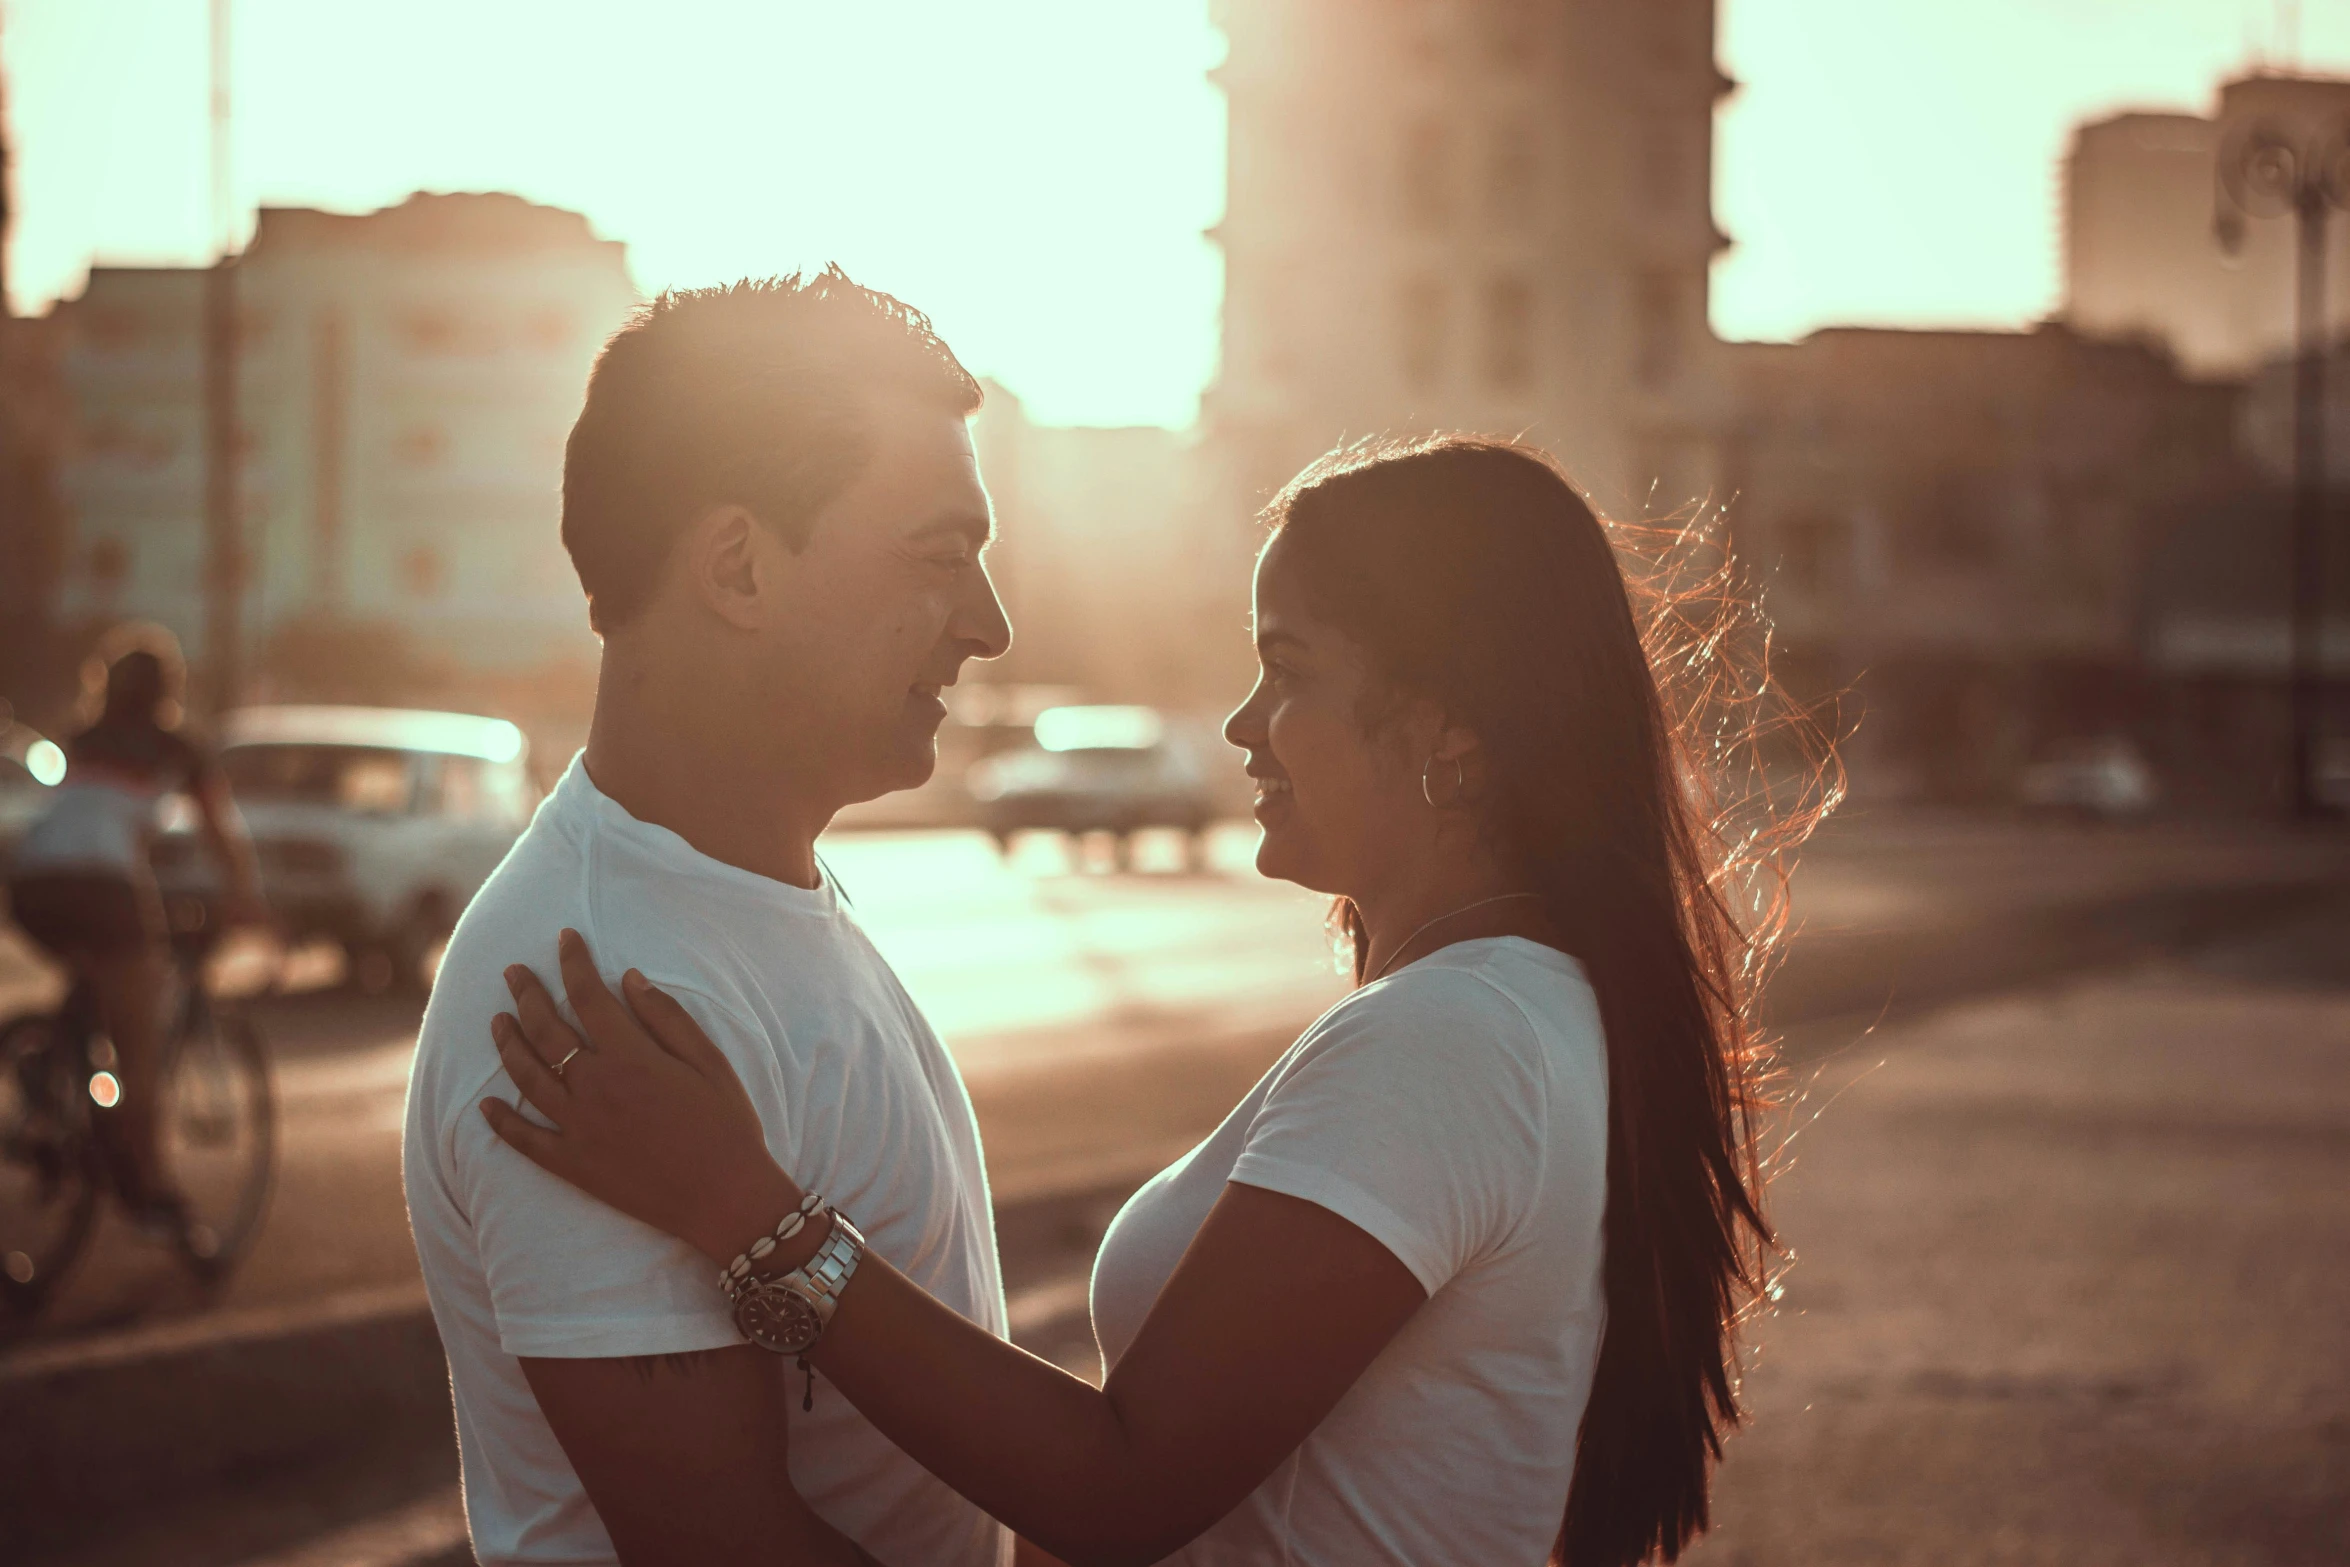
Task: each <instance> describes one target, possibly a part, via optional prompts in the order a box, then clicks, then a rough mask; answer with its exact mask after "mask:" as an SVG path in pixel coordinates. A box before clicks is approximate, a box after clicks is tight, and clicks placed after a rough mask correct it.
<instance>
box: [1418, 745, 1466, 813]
mask: <svg viewBox="0 0 2350 1567" xmlns="http://www.w3.org/2000/svg"><path fill="white" fill-rule="evenodd" d="M1435 768H1436V758H1435V757H1433V756H1431V757H1430V758H1428V765H1427V766H1426V767H1423V768H1421V769H1420V798H1421V799H1423V800H1425V801H1427V802H1428V807H1429V809H1431V810H1436V811H1441V810H1443V809H1444V806H1443V805H1438V804H1437V803H1436V791H1435V790H1433V789H1431V788H1429V787H1428V775H1429V773H1431V772H1433V771H1434V770H1435ZM1468 792H1469V770H1468V769H1467V768H1466V767H1464V766H1462V765H1461V759H1460V758H1459V757H1457V756H1456V757H1454V758H1453V759H1452V798H1451V799H1450V800H1448V801H1446V802H1445V804H1447V805H1458V804H1460V803H1461V796H1462V795H1464V794H1466V793H1468Z"/></svg>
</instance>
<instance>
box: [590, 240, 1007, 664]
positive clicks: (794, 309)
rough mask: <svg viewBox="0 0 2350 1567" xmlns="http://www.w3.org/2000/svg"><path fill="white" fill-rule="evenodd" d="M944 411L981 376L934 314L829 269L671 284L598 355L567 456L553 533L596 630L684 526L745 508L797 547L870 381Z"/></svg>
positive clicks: (824, 498)
mask: <svg viewBox="0 0 2350 1567" xmlns="http://www.w3.org/2000/svg"><path fill="white" fill-rule="evenodd" d="M877 391H897V392H904V393H910V394H912V395H914V396H915V397H917V398H924V399H928V400H929V401H931V402H933V403H934V404H935V405H936V406H938V407H939V408H941V409H943V410H945V411H947V412H949V413H954V414H965V415H967V414H969V413H971V412H972V411H973V410H975V409H976V408H978V406H979V403H980V396H981V394H980V390H979V383H978V382H977V381H975V380H973V379H972V377H971V373H970V372H969V371H968V370H966V369H964V368H963V365H962V362H961V361H960V360H958V359H956V358H955V355H954V352H953V350H951V349H949V348H948V347H947V345H946V344H945V343H944V342H942V341H941V340H940V339H939V336H938V334H937V333H936V332H935V331H933V330H932V328H931V325H930V319H929V317H927V316H925V315H923V314H922V312H921V311H919V310H916V309H914V308H913V307H912V306H910V305H907V304H905V303H904V302H903V301H901V300H898V299H894V298H892V297H891V296H890V295H888V294H884V293H881V292H880V291H879V290H876V289H870V288H866V287H864V286H863V285H861V284H859V283H856V282H854V281H852V280H851V279H850V278H849V276H848V274H847V273H845V272H843V271H841V269H840V268H839V267H838V266H828V267H826V268H825V269H824V270H823V271H821V272H818V273H814V274H812V275H810V274H803V273H794V274H792V275H791V276H789V277H771V278H744V279H742V280H741V281H739V282H735V283H729V284H725V285H722V286H720V287H715V288H693V289H673V290H670V291H667V292H665V293H663V294H661V295H660V296H659V297H658V298H656V299H654V300H653V301H652V302H651V303H649V304H646V305H643V306H641V307H639V308H638V310H637V311H636V313H635V314H634V315H632V316H631V317H630V318H629V320H628V323H627V324H626V325H625V326H623V327H621V329H620V330H619V331H617V332H615V333H614V334H613V335H612V337H611V339H610V341H608V342H606V343H605V345H604V349H603V352H602V353H601V354H600V355H598V356H597V359H596V366H595V370H594V372H593V373H592V374H591V375H590V376H589V377H588V389H587V404H586V406H585V407H584V408H583V409H581V411H580V415H579V422H578V423H576V424H574V425H573V426H572V427H571V439H570V441H569V442H568V443H567V444H566V446H565V448H564V453H563V547H564V548H565V549H566V550H568V551H570V553H571V564H572V567H573V569H574V570H576V571H577V572H578V573H579V585H580V587H581V588H582V589H584V590H585V591H586V593H587V598H588V620H589V623H590V624H591V625H593V626H594V627H595V628H596V629H597V630H598V631H608V630H610V629H612V628H613V627H615V626H618V625H621V624H623V623H625V622H626V621H628V620H629V619H630V618H631V617H633V616H634V615H636V614H637V613H638V612H639V611H640V610H642V609H643V608H644V606H645V604H646V603H647V602H648V601H649V600H650V598H651V596H652V592H653V588H654V586H655V584H656V583H657V582H658V581H659V579H660V575H661V569H662V566H663V565H664V563H665V562H666V561H667V559H668V555H669V550H670V547H671V545H672V543H673V542H674V541H675V539H676V538H677V536H678V534H679V532H680V531H681V530H682V529H683V528H684V526H685V525H686V524H687V523H688V522H689V521H691V520H692V519H693V518H694V517H695V516H696V515H698V514H699V513H701V512H702V511H704V510H706V509H708V508H709V507H711V506H720V505H726V504H729V503H732V504H736V505H740V506H743V507H746V508H747V509H748V510H749V511H750V512H751V513H752V515H754V516H756V517H757V518H758V519H759V520H760V522H761V523H762V524H764V525H765V526H767V527H768V528H771V529H773V530H774V531H775V532H776V534H777V535H779V536H780V537H781V538H782V539H783V540H784V542H785V543H786V544H788V545H789V546H790V547H791V548H793V549H795V550H797V549H801V548H804V547H805V546H806V544H807V541H808V535H809V531H810V529H811V528H812V527H813V525H814V523H815V519H816V516H817V514H818V513H820V512H821V511H823V509H824V508H825V507H826V506H827V505H828V504H830V503H831V502H832V501H833V500H834V499H835V498H836V497H837V496H838V495H839V494H840V492H841V491H842V490H844V489H846V488H847V487H848V486H849V484H850V483H852V482H853V481H854V480H855V479H856V478H857V477H858V475H860V474H861V473H863V472H864V469H865V465H866V464H867V462H869V461H870V460H871V457H872V446H873V442H872V433H871V429H870V425H869V420H870V417H871V415H870V412H869V409H868V407H867V395H866V394H869V393H872V392H877Z"/></svg>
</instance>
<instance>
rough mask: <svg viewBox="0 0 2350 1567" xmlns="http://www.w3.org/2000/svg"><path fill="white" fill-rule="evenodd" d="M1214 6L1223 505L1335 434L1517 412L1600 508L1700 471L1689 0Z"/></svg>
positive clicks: (1701, 97) (1712, 425)
mask: <svg viewBox="0 0 2350 1567" xmlns="http://www.w3.org/2000/svg"><path fill="white" fill-rule="evenodd" d="M1215 17H1216V21H1217V25H1219V26H1220V27H1221V28H1222V29H1223V31H1224V34H1225V36H1226V38H1227V39H1228V40H1229V44H1230V48H1229V53H1228V56H1227V58H1226V60H1225V62H1224V63H1223V64H1222V65H1221V66H1219V67H1218V68H1217V70H1216V72H1215V76H1216V80H1217V82H1218V83H1219V84H1220V85H1221V86H1222V87H1223V89H1224V92H1225V94H1226V97H1227V99H1228V101H1229V148H1230V150H1229V154H1228V158H1229V173H1228V180H1227V186H1228V190H1227V204H1226V209H1225V216H1224V219H1223V221H1222V222H1221V223H1220V224H1219V225H1218V227H1217V228H1216V230H1215V238H1216V239H1217V241H1218V242H1219V243H1220V244H1221V246H1222V248H1223V251H1224V259H1225V298H1224V316H1223V361H1222V366H1221V369H1220V371H1219V374H1218V377H1217V380H1216V382H1215V385H1214V386H1213V387H1212V388H1211V390H1210V391H1209V393H1208V395H1207V398H1206V400H1205V403H1204V404H1203V410H1202V412H1203V419H1204V422H1205V426H1206V432H1207V438H1208V441H1209V444H1210V448H1211V452H1212V455H1213V458H1214V461H1215V465H1216V468H1217V470H1218V474H1219V482H1220V483H1221V484H1222V485H1223V486H1224V487H1225V495H1226V499H1225V501H1224V503H1223V505H1224V510H1225V511H1226V512H1227V513H1228V514H1230V515H1234V516H1246V515H1248V514H1249V513H1251V512H1253V511H1254V510H1255V508H1256V507H1257V506H1258V505H1261V504H1262V503H1263V501H1264V500H1265V499H1266V498H1267V497H1268V496H1269V495H1270V494H1271V492H1272V491H1273V490H1274V489H1275V488H1276V487H1277V486H1278V485H1279V484H1280V483H1281V482H1282V481H1283V480H1284V479H1286V478H1288V477H1289V475H1290V474H1292V473H1294V472H1295V471H1296V470H1297V469H1298V468H1299V467H1300V466H1302V465H1303V464H1304V463H1305V462H1307V461H1308V460H1310V459H1311V458H1313V457H1314V456H1315V455H1316V454H1318V453H1320V452H1322V451H1325V450H1327V449H1328V448H1330V447H1331V446H1332V445H1334V444H1336V443H1338V442H1340V441H1343V440H1348V439H1352V438H1356V437H1360V436H1364V435H1368V434H1381V433H1387V432H1410V431H1425V430H1431V429H1441V428H1465V429H1475V430H1481V431H1501V432H1511V433H1516V432H1523V433H1525V434H1527V435H1528V436H1530V437H1531V438H1532V439H1534V440H1536V441H1539V442H1540V443H1542V444H1543V445H1545V446H1547V447H1549V448H1551V449H1552V450H1554V451H1556V452H1557V453H1558V454H1559V455H1560V456H1561V457H1562V458H1563V459H1564V460H1565V461H1566V462H1567V463H1568V465H1569V466H1570V468H1571V470H1572V471H1573V472H1574V473H1575V474H1576V475H1577V476H1578V478H1579V479H1580V480H1581V482H1583V483H1584V484H1585V485H1586V486H1587V487H1588V488H1589V489H1591V491H1592V492H1593V494H1594V496H1595V498H1596V499H1598V500H1599V501H1600V503H1601V504H1602V505H1603V506H1604V507H1607V508H1610V509H1613V510H1616V511H1618V512H1629V513H1632V514H1637V513H1639V512H1640V511H1642V510H1643V509H1645V508H1649V507H1651V506H1653V507H1654V509H1657V510H1669V509H1671V508H1672V507H1674V506H1678V505H1680V504H1681V503H1682V502H1684V501H1685V500H1687V499H1689V498H1691V497H1693V496H1698V495H1702V494H1705V493H1707V492H1708V491H1709V490H1711V489H1712V488H1713V486H1714V484H1715V480H1716V472H1715V467H1716V453H1717V449H1718V440H1719V436H1720V433H1721V430H1722V427H1723V421H1724V418H1725V414H1726V409H1725V402H1724V390H1725V389H1724V387H1723V385H1722V383H1721V380H1720V375H1719V364H1718V357H1717V354H1716V352H1715V348H1716V345H1715V343H1714V340H1713V338H1712V336H1711V334H1710V330H1709V327H1708V324H1707V289H1708V272H1709V268H1710V265H1711V263H1712V260H1713V258H1714V256H1715V255H1716V254H1717V253H1718V252H1719V251H1720V250H1721V249H1722V248H1723V246H1724V245H1725V244H1726V243H1727V241H1726V240H1725V239H1724V237H1723V236H1722V234H1721V233H1720V231H1719V230H1717V229H1716V227H1715V226H1714V221H1713V208H1712V189H1713V177H1712V173H1713V122H1714V106H1715V104H1716V102H1717V101H1718V100H1719V99H1720V98H1721V97H1722V96H1723V94H1724V93H1726V92H1727V91H1728V90H1729V89H1730V85H1731V84H1730V83H1729V81H1728V80H1727V78H1725V77H1724V76H1723V75H1722V73H1721V71H1720V70H1719V69H1718V68H1717V67H1716V65H1715V63H1714V47H1713V46H1714V5H1713V0H1642V3H1641V4H1638V5H1575V6H1567V5H1556V4H1541V3H1537V0H1247V3H1240V0H1222V3H1219V4H1218V5H1217V6H1216V8H1215ZM1652 486H1653V490H1652Z"/></svg>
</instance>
